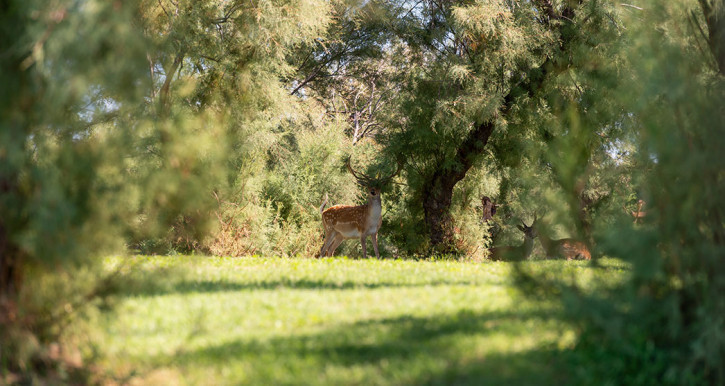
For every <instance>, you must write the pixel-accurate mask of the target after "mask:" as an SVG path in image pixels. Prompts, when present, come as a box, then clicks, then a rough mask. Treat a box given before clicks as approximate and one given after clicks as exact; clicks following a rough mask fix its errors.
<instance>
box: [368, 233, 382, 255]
mask: <svg viewBox="0 0 725 386" xmlns="http://www.w3.org/2000/svg"><path fill="white" fill-rule="evenodd" d="M370 238H372V239H373V249H374V250H375V257H376V258H378V259H380V254H379V253H378V234H377V233H373V234H372V235H371V236H370Z"/></svg>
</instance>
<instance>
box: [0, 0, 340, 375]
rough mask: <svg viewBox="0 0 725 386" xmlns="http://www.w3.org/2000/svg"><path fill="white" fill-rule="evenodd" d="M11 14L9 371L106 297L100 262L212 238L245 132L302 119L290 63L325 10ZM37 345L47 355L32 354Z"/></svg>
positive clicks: (2, 248)
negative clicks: (128, 251) (286, 82)
mask: <svg viewBox="0 0 725 386" xmlns="http://www.w3.org/2000/svg"><path fill="white" fill-rule="evenodd" d="M0 11H1V12H0V25H1V26H0V29H1V30H2V33H1V34H0V39H2V44H1V46H2V47H3V48H2V55H1V56H0V66H2V67H1V69H2V71H1V73H0V84H2V85H3V86H2V89H1V91H0V125H1V127H0V337H1V338H2V340H3V344H2V346H0V363H2V366H9V367H10V368H11V370H13V371H15V370H18V369H20V370H31V369H30V368H29V366H30V365H29V364H30V363H35V362H33V361H32V359H33V358H32V357H33V356H34V355H42V352H43V350H42V346H43V345H44V344H46V343H48V342H50V341H52V340H55V339H57V338H58V336H59V335H60V334H62V329H61V328H60V326H62V325H64V323H63V322H62V320H63V319H65V318H66V317H67V315H68V314H69V312H67V311H68V310H72V309H74V308H76V306H79V305H81V304H82V303H85V302H89V301H90V300H92V299H93V298H95V297H96V296H98V295H100V294H102V293H103V292H104V291H105V289H108V288H107V287H108V284H109V280H107V279H108V277H106V278H104V275H102V274H100V273H98V274H94V273H89V272H92V271H93V267H100V264H98V263H99V262H100V259H99V258H100V257H101V256H103V255H105V254H107V253H110V252H118V251H123V250H124V247H125V245H126V244H127V243H128V242H138V241H139V240H143V239H146V238H149V237H152V238H153V237H159V236H162V235H163V234H164V233H165V232H167V230H168V229H169V227H170V226H172V225H173V224H177V226H176V228H182V233H183V236H184V237H185V238H190V239H200V238H201V235H202V234H204V233H205V231H206V230H207V229H208V228H209V227H208V225H209V224H210V222H209V219H210V218H211V209H212V205H213V204H214V203H215V201H214V200H213V195H212V192H213V191H214V190H215V189H217V190H218V191H224V187H225V185H226V182H227V181H228V180H230V179H231V180H234V179H236V178H237V176H238V174H239V173H237V172H235V171H234V170H235V169H236V170H239V168H240V167H241V166H242V165H243V164H244V163H245V162H248V160H249V157H248V155H247V154H246V153H245V150H246V149H248V147H249V146H250V145H249V142H250V141H249V140H248V137H249V136H250V135H251V134H250V133H254V132H255V131H260V130H264V129H265V128H269V127H273V126H274V125H275V124H276V122H279V121H281V120H282V118H281V117H283V116H284V114H285V110H289V109H291V107H289V105H290V104H291V103H290V102H292V100H291V99H290V97H289V92H288V90H287V89H285V88H284V87H283V84H282V83H281V82H280V80H279V79H280V78H282V77H284V76H285V75H286V74H287V73H288V72H289V69H290V67H289V64H288V62H287V61H286V55H288V54H289V52H290V50H292V49H293V48H295V47H296V46H297V45H298V44H301V43H302V42H305V41H307V40H311V39H314V38H316V37H318V34H319V33H321V31H323V30H324V28H325V25H326V22H327V18H328V12H327V5H326V4H324V3H323V2H319V1H293V2H284V4H281V3H277V2H274V1H271V2H270V1H260V2H241V1H236V2H230V1H205V2H197V1H132V2H120V1H115V2H105V1H94V0H88V1H80V2H78V1H57V2H50V3H46V2H42V1H10V2H4V3H3V5H2V6H0ZM230 170H231V171H230ZM230 176H231V178H230ZM180 215H183V217H179V216H180ZM180 219H181V220H180ZM180 221H181V224H183V225H184V226H182V227H179V226H178V224H179V222H180ZM112 277H113V275H111V278H112ZM71 278H72V279H71ZM40 283H42V286H45V287H47V288H55V289H56V290H54V291H51V290H48V291H46V290H43V289H41V288H39V287H38V286H39V285H40ZM52 283H55V284H52ZM104 288H105V289H104ZM43 296H45V298H43ZM51 297H52V298H51ZM51 299H52V301H50V300H51ZM32 335H35V337H32ZM29 336H31V338H32V339H31V338H29ZM29 339H30V340H36V339H37V340H38V341H39V342H40V347H41V348H40V349H38V350H25V349H21V347H20V346H22V345H23V344H24V343H23V342H24V341H28V340H29ZM6 342H7V344H6ZM21 352H22V353H24V354H23V355H15V353H21ZM40 362H42V363H44V361H40Z"/></svg>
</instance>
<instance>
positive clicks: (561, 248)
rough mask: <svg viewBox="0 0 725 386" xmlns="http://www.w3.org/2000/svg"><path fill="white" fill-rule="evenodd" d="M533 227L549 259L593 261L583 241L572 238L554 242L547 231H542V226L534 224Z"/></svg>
mask: <svg viewBox="0 0 725 386" xmlns="http://www.w3.org/2000/svg"><path fill="white" fill-rule="evenodd" d="M533 226H534V227H536V229H537V230H538V231H539V232H538V233H539V241H541V246H542V247H544V251H545V252H546V258H547V259H566V260H591V259H592V255H591V253H590V252H589V247H588V246H587V244H586V243H584V242H583V241H579V240H576V239H572V238H566V239H558V240H552V239H550V238H549V237H548V235H547V233H546V230H545V229H541V225H540V224H534V225H533Z"/></svg>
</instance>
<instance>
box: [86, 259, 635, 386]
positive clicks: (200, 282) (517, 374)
mask: <svg viewBox="0 0 725 386" xmlns="http://www.w3.org/2000/svg"><path fill="white" fill-rule="evenodd" d="M107 264H108V266H109V269H117V268H118V267H119V266H121V265H123V266H124V267H125V268H123V271H124V272H125V274H126V275H128V279H129V280H128V282H129V283H130V284H129V285H128V286H127V287H125V289H124V291H123V292H122V293H119V294H118V295H116V297H117V298H116V299H114V300H113V301H114V302H115V303H116V304H115V311H114V312H113V313H110V314H108V315H104V316H103V317H99V319H97V320H94V322H93V323H92V326H91V327H90V328H92V330H93V333H94V334H96V336H94V338H93V339H90V340H91V341H93V342H94V345H95V352H96V355H98V356H99V360H98V361H97V362H98V364H99V366H101V369H102V370H103V372H104V373H105V374H106V375H107V376H110V379H112V380H114V381H116V382H118V383H125V382H128V383H130V384H158V383H166V384H177V383H178V384H216V385H219V384H377V385H385V384H390V385H400V384H430V383H435V384H470V385H476V384H479V385H480V384H541V385H544V384H551V385H555V384H561V383H562V382H564V383H567V382H569V383H570V382H573V381H574V380H579V381H582V379H581V378H577V377H580V376H581V374H576V371H582V369H585V368H586V363H585V362H582V363H580V366H583V367H581V368H574V370H567V369H571V367H570V366H567V364H571V363H573V362H574V361H575V359H574V358H573V354H572V350H571V348H572V346H573V344H574V329H573V327H572V326H571V325H570V324H569V323H567V322H566V320H565V318H564V317H563V315H562V314H563V310H562V308H561V306H560V305H558V304H557V302H553V301H546V300H533V299H529V298H527V297H526V296H525V295H524V294H522V293H521V291H520V290H519V289H518V287H517V286H516V285H515V283H514V282H513V279H512V272H511V271H512V265H511V264H509V263H480V262H462V261H453V260H434V261H430V260H428V261H415V260H375V259H370V260H351V259H347V258H326V259H320V260H317V259H290V258H263V257H250V258H243V259H234V258H213V257H198V256H197V257H195V256H175V257H133V258H112V259H108V261H107ZM110 267H113V268H110ZM524 269H531V270H533V271H535V272H543V271H546V272H549V273H552V272H556V274H557V275H560V276H561V277H563V278H567V280H568V279H571V278H572V277H575V278H576V280H578V281H579V282H580V283H592V280H590V276H592V275H599V276H601V279H606V281H609V282H612V281H623V280H624V279H625V278H626V276H627V272H628V270H629V269H628V268H627V267H626V265H625V264H623V263H622V262H617V261H614V260H611V259H609V260H606V261H602V266H601V267H600V268H596V269H594V268H591V267H588V266H587V264H586V263H584V262H562V261H543V260H542V261H532V262H529V263H526V266H525V267H524ZM584 290H585V291H589V290H592V288H585V289H584ZM570 371H573V372H570ZM601 381H604V380H601Z"/></svg>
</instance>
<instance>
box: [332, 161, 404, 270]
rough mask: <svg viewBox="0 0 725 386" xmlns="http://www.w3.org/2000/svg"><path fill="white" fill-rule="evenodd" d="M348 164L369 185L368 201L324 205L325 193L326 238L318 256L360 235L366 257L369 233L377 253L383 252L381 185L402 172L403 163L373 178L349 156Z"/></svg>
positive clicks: (361, 180)
mask: <svg viewBox="0 0 725 386" xmlns="http://www.w3.org/2000/svg"><path fill="white" fill-rule="evenodd" d="M346 166H347V170H348V171H349V172H350V174H352V175H353V177H355V179H356V180H357V183H358V184H360V185H361V186H363V187H365V188H366V189H367V191H368V202H367V204H365V205H358V206H352V205H335V206H333V207H330V208H327V209H325V206H326V205H327V195H325V200H324V202H323V203H322V205H321V206H320V214H321V215H322V226H323V228H324V229H325V242H324V244H323V245H322V248H321V249H320V253H319V255H318V256H319V257H323V256H332V255H333V254H334V253H335V250H336V249H337V247H339V246H340V244H341V243H342V242H343V241H344V240H346V239H360V243H361V244H362V254H363V258H366V257H367V251H366V245H365V244H366V240H367V237H368V236H370V238H371V239H372V240H373V249H374V250H375V257H377V258H380V253H379V252H378V231H379V230H380V225H381V224H382V222H383V219H382V204H381V200H380V187H382V186H384V185H385V184H387V183H388V182H389V181H390V180H391V179H392V178H393V177H395V176H396V175H397V174H398V173H399V172H400V169H401V168H402V164H401V163H398V169H397V170H396V171H395V173H393V174H391V175H390V176H388V177H385V178H372V177H370V176H367V175H365V174H362V173H359V172H356V171H355V170H353V168H352V166H350V159H349V158H348V160H347V164H346Z"/></svg>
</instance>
